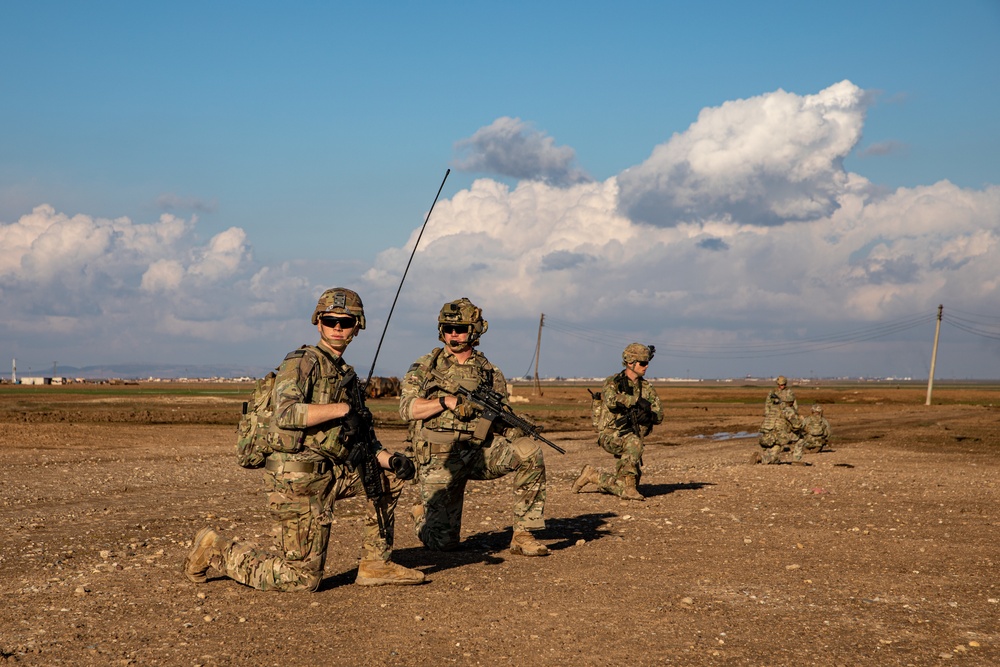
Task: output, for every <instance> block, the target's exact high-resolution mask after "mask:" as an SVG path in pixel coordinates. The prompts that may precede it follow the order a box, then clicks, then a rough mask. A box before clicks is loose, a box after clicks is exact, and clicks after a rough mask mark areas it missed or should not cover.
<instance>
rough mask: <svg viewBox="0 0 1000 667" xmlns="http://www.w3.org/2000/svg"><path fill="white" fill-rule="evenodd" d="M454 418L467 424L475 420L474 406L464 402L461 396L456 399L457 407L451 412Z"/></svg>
mask: <svg viewBox="0 0 1000 667" xmlns="http://www.w3.org/2000/svg"><path fill="white" fill-rule="evenodd" d="M452 412H454V413H455V416H456V417H458V418H459V419H460V420H462V421H464V422H467V421H470V420H472V419H475V418H476V406H475V405H473V404H472V403H471V402H469V401H466V400H464V399H463V398H462V397H461V396H459V397H458V405H456V406H455V409H454V410H452Z"/></svg>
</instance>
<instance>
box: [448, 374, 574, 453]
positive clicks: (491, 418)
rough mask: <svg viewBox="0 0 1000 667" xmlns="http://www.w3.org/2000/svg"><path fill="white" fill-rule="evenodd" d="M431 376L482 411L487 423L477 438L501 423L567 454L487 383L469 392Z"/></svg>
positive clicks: (482, 437) (456, 384)
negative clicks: (514, 409)
mask: <svg viewBox="0 0 1000 667" xmlns="http://www.w3.org/2000/svg"><path fill="white" fill-rule="evenodd" d="M431 375H432V376H433V377H434V378H435V379H436V380H437V381H438V383H439V384H440V386H441V388H442V389H444V390H445V391H447V392H448V393H449V394H455V395H457V396H461V397H462V398H463V399H464V400H466V401H469V402H470V403H472V404H473V405H475V406H476V407H477V408H479V409H480V410H481V411H482V417H481V419H482V420H483V422H482V423H485V426H481V427H477V428H476V437H478V438H480V439H485V437H486V435H488V434H489V432H490V430H491V429H492V428H493V424H495V423H496V422H497V421H499V422H500V423H501V424H506V425H507V426H510V427H513V428H517V429H520V430H522V431H524V432H525V433H526V434H527V435H530V436H531V437H532V438H534V439H535V440H540V441H541V442H544V443H545V444H546V445H548V446H549V447H551V448H552V449H554V450H556V451H557V452H559V453H560V454H565V453H566V450H565V449H563V448H562V447H560V446H559V445H557V444H556V443H554V442H552V441H551V440H549V439H548V438H546V437H545V436H543V435H542V434H541V433H539V431H538V427H537V426H535V425H534V424H532V423H531V422H529V421H526V420H524V419H522V418H520V417H518V416H517V415H516V414H514V411H513V410H512V409H511V408H510V406H509V405H507V404H506V403H504V396H503V394H501V393H500V392H498V391H496V390H495V389H493V387H492V386H490V384H489V383H487V382H486V381H483V382H480V383H479V386H477V387H476V388H475V389H472V390H469V389H466V388H465V387H463V386H462V385H460V384H458V383H457V382H451V381H449V380H448V379H447V378H445V377H442V376H441V375H440V374H439V373H438V372H437V371H431Z"/></svg>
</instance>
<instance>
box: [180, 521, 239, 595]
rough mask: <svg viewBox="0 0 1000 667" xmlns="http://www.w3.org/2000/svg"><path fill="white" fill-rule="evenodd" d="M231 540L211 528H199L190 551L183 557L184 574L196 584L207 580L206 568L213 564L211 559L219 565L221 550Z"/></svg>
mask: <svg viewBox="0 0 1000 667" xmlns="http://www.w3.org/2000/svg"><path fill="white" fill-rule="evenodd" d="M231 542H232V541H231V540H227V539H226V538H224V537H222V535H219V534H218V533H217V532H215V531H214V530H212V529H211V528H202V529H201V530H199V531H198V534H197V535H195V536H194V541H193V542H192V543H191V551H190V552H189V553H188V555H187V558H185V559H184V576H186V577H187V578H188V579H190V580H191V581H193V582H194V583H196V584H203V583H205V582H206V581H208V568H209V567H210V566H211V565H212V564H213V562H212V561H213V560H214V561H216V562H215V565H216V566H220V565H221V562H220V561H221V560H222V550H223V549H224V548H225V547H227V546H229V544H230V543H231Z"/></svg>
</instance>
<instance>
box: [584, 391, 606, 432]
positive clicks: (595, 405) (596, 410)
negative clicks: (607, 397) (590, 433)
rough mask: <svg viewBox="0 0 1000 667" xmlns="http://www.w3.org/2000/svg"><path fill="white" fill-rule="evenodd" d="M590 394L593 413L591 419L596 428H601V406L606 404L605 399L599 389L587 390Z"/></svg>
mask: <svg viewBox="0 0 1000 667" xmlns="http://www.w3.org/2000/svg"><path fill="white" fill-rule="evenodd" d="M587 393H588V394H590V411H591V412H592V413H593V414H592V416H591V421H592V422H593V424H594V428H596V429H600V428H601V407H602V406H603V405H604V399H603V397H602V396H601V392H599V391H591V390H590V389H588V390H587Z"/></svg>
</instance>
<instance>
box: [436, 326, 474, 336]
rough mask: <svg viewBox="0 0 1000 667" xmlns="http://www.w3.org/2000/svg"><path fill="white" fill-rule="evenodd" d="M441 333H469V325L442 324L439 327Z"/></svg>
mask: <svg viewBox="0 0 1000 667" xmlns="http://www.w3.org/2000/svg"><path fill="white" fill-rule="evenodd" d="M441 331H442V333H446V334H463V333H469V325H468V324H442V325H441Z"/></svg>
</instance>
